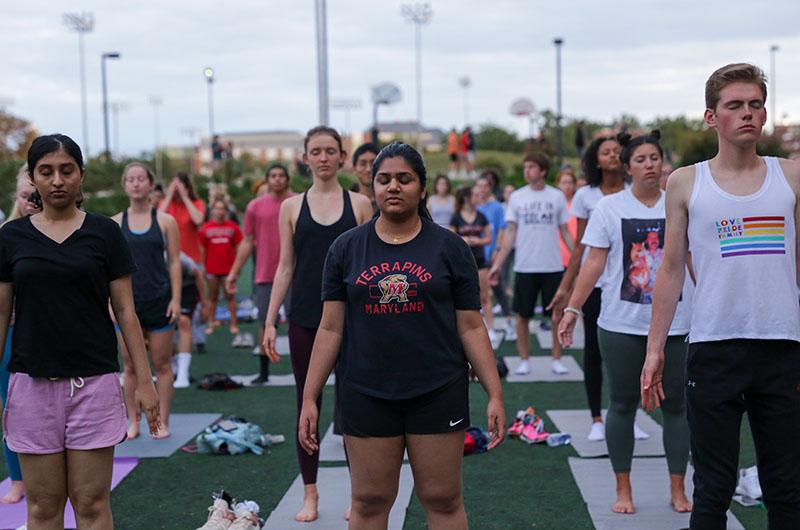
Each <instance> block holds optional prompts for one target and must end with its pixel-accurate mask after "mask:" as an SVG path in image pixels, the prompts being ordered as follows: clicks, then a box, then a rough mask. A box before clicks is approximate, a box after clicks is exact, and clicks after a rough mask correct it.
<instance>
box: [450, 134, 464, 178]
mask: <svg viewBox="0 0 800 530" xmlns="http://www.w3.org/2000/svg"><path fill="white" fill-rule="evenodd" d="M458 145H459V138H458V133H457V132H456V128H455V127H453V128H452V129H450V134H449V135H448V136H447V155H448V156H449V157H450V173H451V174H453V175H454V176H455V174H456V173H457V172H458V171H460V170H461V159H460V158H459V156H458Z"/></svg>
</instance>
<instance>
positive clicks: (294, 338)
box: [289, 322, 322, 484]
mask: <svg viewBox="0 0 800 530" xmlns="http://www.w3.org/2000/svg"><path fill="white" fill-rule="evenodd" d="M316 336H317V330H316V328H304V327H303V326H298V325H296V324H292V323H291V322H289V352H290V356H291V358H292V370H293V371H294V381H295V385H294V388H295V392H296V394H297V419H296V421H295V422H294V427H295V433H294V443H295V446H296V447H297V463H298V464H300V474H301V475H303V484H316V483H317V470H318V469H319V451H315V452H314V454H313V455H309V454H308V453H306V451H305V449H303V448H302V447H301V446H300V440H299V439H298V438H297V427H298V425H299V423H300V410H301V409H302V408H303V389H304V388H305V386H306V377H307V376H308V365H309V362H310V361H311V349H312V348H313V346H314V338H315V337H316ZM317 410H318V411H320V413H321V412H322V393H320V395H319V398H317ZM317 433H318V436H319V435H320V434H319V422H317Z"/></svg>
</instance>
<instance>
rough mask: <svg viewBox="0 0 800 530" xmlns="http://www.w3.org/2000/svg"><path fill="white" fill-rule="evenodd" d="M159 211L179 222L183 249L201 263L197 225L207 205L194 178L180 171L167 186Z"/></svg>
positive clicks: (203, 217) (201, 222) (203, 216)
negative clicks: (196, 190) (196, 187)
mask: <svg viewBox="0 0 800 530" xmlns="http://www.w3.org/2000/svg"><path fill="white" fill-rule="evenodd" d="M158 211H159V212H166V213H168V214H170V215H171V216H172V217H174V218H175V221H176V222H177V223H178V232H179V233H180V238H181V251H183V253H185V254H186V255H187V256H189V257H190V258H192V259H193V260H194V261H195V262H197V263H200V247H199V245H198V244H197V227H199V226H200V225H201V224H203V220H204V219H205V216H206V207H205V204H203V201H201V200H200V199H199V198H197V193H195V191H194V186H193V185H192V180H191V179H190V178H189V175H187V174H186V173H184V172H183V171H178V172H177V173H175V176H174V177H173V178H172V182H170V183H169V186H167V193H166V196H165V197H164V200H163V201H161V204H160V205H159V206H158Z"/></svg>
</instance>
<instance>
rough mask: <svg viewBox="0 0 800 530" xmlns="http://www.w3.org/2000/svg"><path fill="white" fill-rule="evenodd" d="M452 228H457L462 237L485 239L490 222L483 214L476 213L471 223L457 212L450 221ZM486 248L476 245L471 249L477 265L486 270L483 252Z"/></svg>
mask: <svg viewBox="0 0 800 530" xmlns="http://www.w3.org/2000/svg"><path fill="white" fill-rule="evenodd" d="M450 226H452V227H453V228H455V229H456V233H457V234H458V235H460V236H462V237H483V234H484V232H486V227H487V226H489V220H488V219H486V216H485V215H483V214H482V213H481V212H475V218H474V219H473V220H472V221H471V222H469V221H467V220H466V219H464V218H463V217H462V216H461V213H459V212H456V213H454V214H453V218H452V219H450ZM485 246H486V245H476V246H470V247H469V248H470V249H471V250H472V255H473V256H474V257H475V263H477V265H478V268H479V269H485V268H486V267H487V265H486V254H485V253H484V250H483V249H484V247H485Z"/></svg>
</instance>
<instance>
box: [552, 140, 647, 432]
mask: <svg viewBox="0 0 800 530" xmlns="http://www.w3.org/2000/svg"><path fill="white" fill-rule="evenodd" d="M620 149H621V147H620V145H619V142H618V141H617V138H616V137H615V136H598V137H597V138H595V139H594V140H592V142H591V143H590V144H589V147H588V148H586V151H585V152H584V154H583V159H582V160H581V165H582V169H583V176H584V177H585V178H586V182H587V185H586V186H583V187H581V188H578V190H577V191H576V192H575V195H574V197H573V198H572V203H571V204H570V213H571V214H572V215H573V216H574V217H575V218H576V219H577V228H576V234H577V235H576V238H575V247H574V248H573V249H572V253H571V255H570V258H569V262H568V264H567V270H566V271H565V272H564V277H563V278H562V279H561V283H560V284H559V286H558V290H557V291H556V294H555V296H554V297H553V301H552V302H550V308H551V309H552V311H553V323H554V325H556V326H557V325H558V322H559V320H560V319H561V315H562V312H563V310H564V306H565V305H566V303H567V300H568V299H569V295H570V293H571V292H572V289H573V287H574V283H575V278H576V277H577V276H578V271H579V270H580V267H581V264H582V263H583V262H584V261H585V260H586V257H587V256H588V254H589V251H588V249H587V248H586V247H585V246H584V245H583V243H582V242H581V241H582V240H583V234H584V232H585V231H586V225H587V224H588V222H589V219H590V218H591V215H592V211H593V210H594V207H595V205H596V204H597V202H598V201H599V200H600V199H602V198H603V197H605V196H607V195H612V194H614V193H617V192H620V191H622V190H623V189H625V175H624V173H623V172H622V165H621V163H620V160H619V153H620ZM600 298H601V291H600V282H599V281H598V282H597V284H596V285H595V287H594V289H593V290H592V292H591V294H590V295H589V297H588V298H587V299H586V302H585V303H584V305H583V307H582V308H581V310H582V311H583V326H584V340H585V343H584V350H583V384H584V387H585V389H586V398H587V400H588V402H589V413H590V414H591V417H592V427H591V429H590V431H589V436H588V438H589V440H592V441H597V442H600V441H603V440H605V425H604V423H603V416H602V414H601V410H600V406H601V400H602V393H603V361H602V357H601V356H600V346H599V344H598V342H597V318H598V317H599V316H600ZM635 428H636V429H637V437H640V438H641V437H646V436H647V434H645V433H643V432H642V431H641V429H639V428H638V426H637V427H635Z"/></svg>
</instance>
